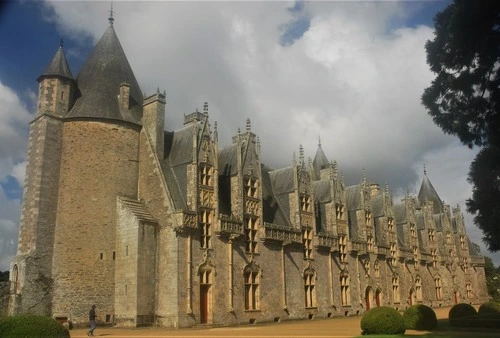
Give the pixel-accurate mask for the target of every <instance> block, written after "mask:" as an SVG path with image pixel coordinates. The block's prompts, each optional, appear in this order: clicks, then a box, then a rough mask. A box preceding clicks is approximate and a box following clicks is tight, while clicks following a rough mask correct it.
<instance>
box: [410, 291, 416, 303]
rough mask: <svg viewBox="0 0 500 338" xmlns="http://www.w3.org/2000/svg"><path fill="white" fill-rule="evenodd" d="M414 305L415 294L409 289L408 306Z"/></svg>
mask: <svg viewBox="0 0 500 338" xmlns="http://www.w3.org/2000/svg"><path fill="white" fill-rule="evenodd" d="M413 304H415V292H414V291H413V288H412V289H410V306H412V305H413Z"/></svg>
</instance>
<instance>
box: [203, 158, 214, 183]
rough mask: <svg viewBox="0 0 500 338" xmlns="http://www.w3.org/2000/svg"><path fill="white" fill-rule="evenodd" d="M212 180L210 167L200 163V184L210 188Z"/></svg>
mask: <svg viewBox="0 0 500 338" xmlns="http://www.w3.org/2000/svg"><path fill="white" fill-rule="evenodd" d="M212 178H213V168H212V166H210V165H208V164H206V163H202V164H201V165H200V184H201V185H206V186H209V187H211V186H212V184H213V183H212Z"/></svg>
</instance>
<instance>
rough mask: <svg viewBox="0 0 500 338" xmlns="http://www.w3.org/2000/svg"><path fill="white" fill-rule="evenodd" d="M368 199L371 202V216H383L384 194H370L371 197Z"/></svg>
mask: <svg viewBox="0 0 500 338" xmlns="http://www.w3.org/2000/svg"><path fill="white" fill-rule="evenodd" d="M370 200H371V203H372V207H371V211H372V215H373V217H381V216H384V213H385V205H384V196H382V194H378V195H375V196H372V198H370Z"/></svg>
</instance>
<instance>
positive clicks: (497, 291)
mask: <svg viewBox="0 0 500 338" xmlns="http://www.w3.org/2000/svg"><path fill="white" fill-rule="evenodd" d="M484 263H485V264H484V274H485V276H486V286H487V287H488V294H489V295H490V296H491V297H492V298H493V300H494V301H496V302H500V266H499V267H498V268H495V266H494V265H493V261H492V260H491V258H490V257H486V256H485V257H484Z"/></svg>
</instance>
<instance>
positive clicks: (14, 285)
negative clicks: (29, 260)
mask: <svg viewBox="0 0 500 338" xmlns="http://www.w3.org/2000/svg"><path fill="white" fill-rule="evenodd" d="M10 280H11V282H12V289H11V290H12V293H13V294H15V295H17V294H18V293H19V283H18V281H19V269H18V267H17V264H16V265H14V267H12V278H11V279H10Z"/></svg>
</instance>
